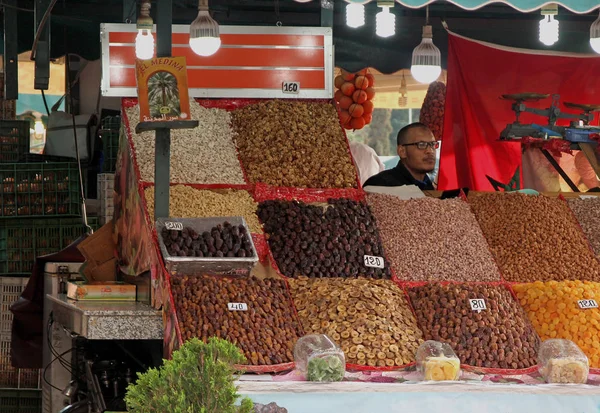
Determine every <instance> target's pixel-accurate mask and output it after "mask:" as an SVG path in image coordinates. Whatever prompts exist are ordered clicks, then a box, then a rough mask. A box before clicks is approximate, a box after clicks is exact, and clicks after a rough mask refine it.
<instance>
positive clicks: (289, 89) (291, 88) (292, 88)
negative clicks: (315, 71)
mask: <svg viewBox="0 0 600 413" xmlns="http://www.w3.org/2000/svg"><path fill="white" fill-rule="evenodd" d="M281 91H282V92H283V93H291V94H293V95H297V94H298V93H300V82H283V83H282V85H281Z"/></svg>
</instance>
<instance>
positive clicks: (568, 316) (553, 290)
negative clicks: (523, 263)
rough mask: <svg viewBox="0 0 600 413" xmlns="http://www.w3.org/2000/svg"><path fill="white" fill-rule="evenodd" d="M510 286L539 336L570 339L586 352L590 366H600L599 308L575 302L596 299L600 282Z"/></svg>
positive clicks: (598, 301)
mask: <svg viewBox="0 0 600 413" xmlns="http://www.w3.org/2000/svg"><path fill="white" fill-rule="evenodd" d="M513 289H514V291H515V293H516V294H517V298H518V299H519V302H520V303H521V305H522V306H523V308H524V309H525V311H526V312H527V315H528V317H529V319H530V320H531V323H532V324H533V326H534V327H535V329H536V331H537V332H538V334H539V335H540V337H541V339H542V340H546V339H550V338H564V339H567V340H571V341H573V342H574V343H575V344H577V345H578V346H579V348H580V349H581V350H582V351H583V352H584V353H585V355H586V356H588V358H589V360H590V366H591V367H595V368H600V309H598V308H586V309H582V308H580V306H579V304H578V301H579V300H596V303H600V283H596V282H587V281H562V282H556V281H548V282H545V283H544V282H541V281H536V282H534V283H529V284H517V285H515V286H514V287H513Z"/></svg>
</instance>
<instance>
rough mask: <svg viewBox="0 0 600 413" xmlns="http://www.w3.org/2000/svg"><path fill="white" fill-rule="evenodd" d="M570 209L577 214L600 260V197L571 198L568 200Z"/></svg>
mask: <svg viewBox="0 0 600 413" xmlns="http://www.w3.org/2000/svg"><path fill="white" fill-rule="evenodd" d="M567 202H568V203H569V207H570V208H571V210H572V211H573V213H574V214H575V217H576V218H577V221H579V224H580V225H581V228H582V229H583V232H584V233H585V235H586V237H587V239H588V240H589V241H590V244H591V245H592V248H593V249H594V252H595V253H596V256H597V257H598V258H600V231H598V223H600V197H594V198H590V199H580V198H570V199H567Z"/></svg>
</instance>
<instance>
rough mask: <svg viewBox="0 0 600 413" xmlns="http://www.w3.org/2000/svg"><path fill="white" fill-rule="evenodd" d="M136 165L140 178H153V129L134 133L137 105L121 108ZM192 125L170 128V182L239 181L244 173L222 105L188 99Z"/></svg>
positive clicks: (137, 112) (137, 111) (224, 182)
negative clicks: (209, 105)
mask: <svg viewBox="0 0 600 413" xmlns="http://www.w3.org/2000/svg"><path fill="white" fill-rule="evenodd" d="M125 112H126V114H127V118H128V120H129V128H130V131H131V138H132V140H133V146H134V149H135V156H136V159H137V165H138V168H139V170H140V175H141V179H142V181H143V182H154V141H155V136H154V132H142V133H135V127H136V125H137V124H138V123H139V113H140V111H139V107H138V106H137V105H136V106H132V107H129V108H126V109H125ZM190 112H191V114H192V119H194V120H198V121H200V126H198V127H197V128H195V129H173V130H172V131H171V182H179V183H190V184H239V185H243V184H245V183H246V182H245V181H244V174H243V172H242V168H241V166H240V162H239V159H238V156H237V152H236V148H235V144H234V142H233V137H234V132H233V128H232V126H231V115H230V113H229V112H227V111H226V110H224V109H208V108H205V107H202V106H200V105H199V104H198V103H196V102H195V101H193V100H192V101H191V102H190Z"/></svg>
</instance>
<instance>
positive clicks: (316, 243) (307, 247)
mask: <svg viewBox="0 0 600 413" xmlns="http://www.w3.org/2000/svg"><path fill="white" fill-rule="evenodd" d="M258 216H259V218H260V219H261V221H262V222H263V224H264V228H265V232H266V233H267V241H268V243H269V247H271V251H272V252H273V257H274V258H275V261H276V262H277V266H278V267H279V270H280V271H281V273H282V274H284V275H286V276H288V277H297V276H299V275H306V276H309V277H318V278H321V277H357V276H367V277H373V278H390V277H391V272H390V269H389V265H388V263H387V262H386V261H385V259H384V258H382V260H383V262H384V263H385V268H383V269H381V268H373V267H367V266H365V260H364V256H365V255H370V256H378V257H382V256H383V247H382V246H381V241H380V240H379V234H378V232H377V226H376V225H375V220H374V218H373V216H372V214H371V211H370V209H369V206H368V205H367V204H365V203H363V202H357V201H352V200H348V199H331V200H329V203H328V204H325V205H311V204H305V203H302V202H298V201H265V202H262V203H260V204H259V207H258Z"/></svg>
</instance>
